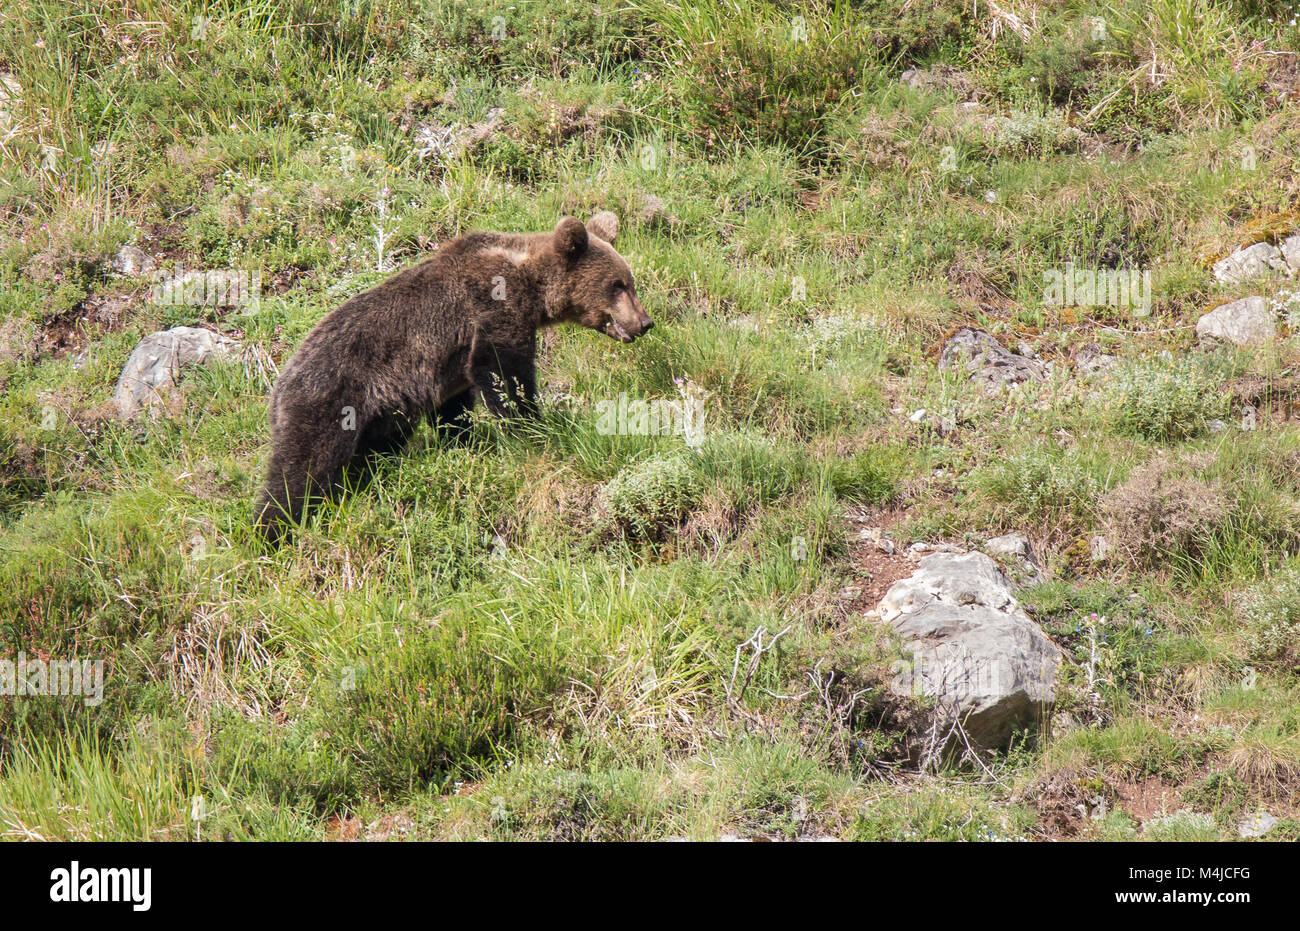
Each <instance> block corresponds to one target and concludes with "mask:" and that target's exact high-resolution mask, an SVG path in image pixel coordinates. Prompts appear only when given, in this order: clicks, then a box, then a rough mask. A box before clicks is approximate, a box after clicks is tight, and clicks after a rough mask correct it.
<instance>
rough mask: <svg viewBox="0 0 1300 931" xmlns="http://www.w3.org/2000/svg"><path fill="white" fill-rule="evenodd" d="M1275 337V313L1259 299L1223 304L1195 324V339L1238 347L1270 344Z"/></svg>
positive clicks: (1244, 298)
mask: <svg viewBox="0 0 1300 931" xmlns="http://www.w3.org/2000/svg"><path fill="white" fill-rule="evenodd" d="M1276 333H1277V323H1276V321H1275V320H1274V318H1273V311H1272V310H1270V309H1269V306H1268V301H1266V300H1264V298H1262V297H1259V296H1254V297H1243V298H1242V299H1241V300H1238V301H1233V302H1231V303H1229V304H1221V305H1219V306H1218V307H1216V308H1214V309H1213V310H1212V311H1210V312H1209V313H1208V314H1205V315H1204V316H1203V317H1201V319H1199V320H1197V321H1196V335H1197V336H1199V337H1200V338H1201V339H1202V340H1207V341H1216V342H1229V343H1235V344H1236V345H1238V346H1252V345H1259V344H1261V343H1268V342H1271V341H1272V339H1273V337H1274V335H1275V334H1276Z"/></svg>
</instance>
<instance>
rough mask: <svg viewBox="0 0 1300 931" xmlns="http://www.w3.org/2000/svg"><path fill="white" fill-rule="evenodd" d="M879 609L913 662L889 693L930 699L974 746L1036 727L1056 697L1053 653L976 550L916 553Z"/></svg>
mask: <svg viewBox="0 0 1300 931" xmlns="http://www.w3.org/2000/svg"><path fill="white" fill-rule="evenodd" d="M1008 546H1009V547H1011V548H1013V549H1014V548H1016V547H1015V546H1014V545H1013V544H1010V543H1008ZM878 610H879V612H880V616H881V618H882V620H884V621H885V622H886V623H888V624H889V625H890V626H891V627H892V628H893V629H894V630H895V631H896V632H897V633H898V634H899V635H901V636H902V637H904V638H905V639H906V640H907V641H908V643H909V646H910V648H911V652H912V657H913V660H912V663H911V665H910V668H907V669H905V670H903V671H902V672H901V673H900V675H898V676H896V677H895V679H894V680H893V682H892V683H891V687H892V688H893V690H894V691H895V692H898V693H900V694H908V695H912V696H915V697H924V698H929V699H932V700H933V701H934V702H935V703H936V713H938V714H943V715H945V716H954V715H955V717H956V718H957V720H959V721H960V722H961V725H962V728H963V730H964V732H965V734H966V737H967V739H968V740H969V741H970V742H971V743H972V744H973V745H978V746H981V747H985V748H1002V747H1006V746H1007V745H1008V744H1009V743H1010V740H1011V737H1012V734H1013V733H1014V732H1015V731H1016V730H1019V729H1026V728H1033V727H1035V726H1036V725H1038V724H1039V723H1040V722H1041V721H1042V720H1043V718H1044V716H1045V714H1046V711H1047V709H1048V707H1049V706H1050V705H1051V704H1052V702H1053V701H1054V700H1055V698H1056V690H1055V687H1056V672H1057V667H1058V666H1059V665H1060V662H1061V651H1060V650H1059V649H1057V647H1056V645H1055V644H1053V643H1052V642H1051V640H1049V639H1048V638H1047V636H1046V635H1045V634H1044V633H1043V631H1042V629H1041V628H1039V626H1038V625H1037V624H1035V623H1034V621H1033V620H1032V619H1031V618H1030V617H1029V615H1028V614H1026V613H1025V611H1024V609H1023V608H1021V607H1020V605H1019V604H1018V603H1017V601H1016V600H1015V598H1014V596H1013V595H1012V592H1011V582H1010V580H1009V579H1008V578H1007V577H1006V576H1005V575H1004V574H1003V573H1002V571H1001V570H1000V569H999V568H998V566H997V563H995V562H994V561H993V560H992V559H991V558H989V557H988V556H987V555H985V554H984V553H965V554H960V555H959V554H953V553H935V554H932V555H929V556H926V557H924V558H923V559H922V560H921V562H920V564H919V566H918V567H917V570H916V572H915V573H913V575H912V576H910V577H909V578H906V579H902V580H900V581H898V582H895V583H894V585H893V586H892V587H891V588H890V589H889V591H888V592H887V593H886V594H885V597H884V598H883V599H882V600H881V602H880V606H879V609H878Z"/></svg>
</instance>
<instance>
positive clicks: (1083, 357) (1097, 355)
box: [1074, 343, 1119, 375]
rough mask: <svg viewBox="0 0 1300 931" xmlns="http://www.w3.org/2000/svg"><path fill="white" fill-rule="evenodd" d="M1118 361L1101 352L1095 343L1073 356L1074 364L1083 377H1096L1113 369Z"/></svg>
mask: <svg viewBox="0 0 1300 931" xmlns="http://www.w3.org/2000/svg"><path fill="white" fill-rule="evenodd" d="M1118 362H1119V360H1118V359H1116V358H1115V357H1114V356H1111V355H1107V354H1106V353H1104V352H1102V351H1101V347H1100V346H1098V345H1097V344H1096V343H1089V344H1088V345H1086V346H1084V347H1083V348H1082V349H1080V350H1079V351H1078V353H1076V354H1075V357H1074V364H1075V366H1076V367H1077V368H1078V369H1079V371H1080V372H1082V373H1083V374H1085V375H1096V374H1098V373H1100V372H1106V371H1109V370H1110V369H1112V368H1114V367H1115V366H1116V365H1117V364H1118Z"/></svg>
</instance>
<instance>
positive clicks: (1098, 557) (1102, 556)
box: [1088, 537, 1110, 562]
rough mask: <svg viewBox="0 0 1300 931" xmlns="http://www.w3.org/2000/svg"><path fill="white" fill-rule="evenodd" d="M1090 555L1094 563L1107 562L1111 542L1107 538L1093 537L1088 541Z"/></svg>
mask: <svg viewBox="0 0 1300 931" xmlns="http://www.w3.org/2000/svg"><path fill="white" fill-rule="evenodd" d="M1088 555H1089V556H1090V557H1091V558H1092V561H1093V562H1105V561H1106V559H1107V558H1108V557H1109V556H1110V542H1109V541H1108V540H1107V539H1106V538H1105V537H1093V538H1092V539H1091V540H1089V541H1088Z"/></svg>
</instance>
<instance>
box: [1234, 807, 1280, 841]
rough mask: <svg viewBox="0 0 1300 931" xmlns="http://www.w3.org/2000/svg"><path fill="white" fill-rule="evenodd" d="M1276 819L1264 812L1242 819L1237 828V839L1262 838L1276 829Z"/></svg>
mask: <svg viewBox="0 0 1300 931" xmlns="http://www.w3.org/2000/svg"><path fill="white" fill-rule="evenodd" d="M1277 822H1278V819H1277V818H1276V817H1275V816H1273V815H1270V814H1269V813H1268V812H1266V811H1261V812H1260V813H1259V814H1256V815H1251V816H1250V817H1249V818H1243V819H1242V821H1241V824H1240V826H1238V828H1237V836H1238V837H1263V836H1264V835H1265V834H1267V833H1268V832H1269V831H1271V830H1273V828H1275V827H1277Z"/></svg>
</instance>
